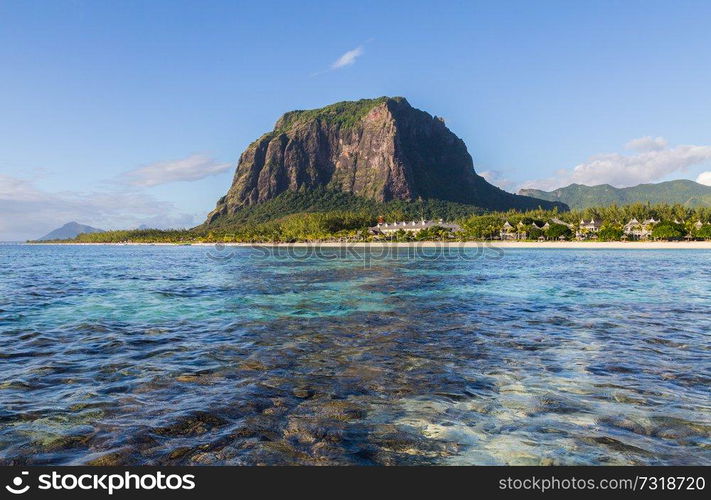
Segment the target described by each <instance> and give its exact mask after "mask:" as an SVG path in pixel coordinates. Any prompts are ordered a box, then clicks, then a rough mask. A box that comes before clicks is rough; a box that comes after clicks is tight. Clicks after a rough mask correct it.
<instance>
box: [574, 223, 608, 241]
mask: <svg viewBox="0 0 711 500" xmlns="http://www.w3.org/2000/svg"><path fill="white" fill-rule="evenodd" d="M601 226H602V223H601V222H600V221H598V220H595V219H590V220H589V221H588V222H586V221H585V220H581V221H580V225H578V230H577V231H575V238H576V239H578V240H587V239H595V238H597V233H599V232H600V227H601Z"/></svg>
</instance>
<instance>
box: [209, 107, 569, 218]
mask: <svg viewBox="0 0 711 500" xmlns="http://www.w3.org/2000/svg"><path fill="white" fill-rule="evenodd" d="M318 189H321V190H325V191H337V192H341V193H348V194H351V195H354V196H355V197H358V198H359V199H360V198H362V199H365V200H369V201H371V202H374V203H387V202H391V201H395V200H441V201H447V202H453V203H459V204H466V205H472V206H476V207H480V208H482V209H492V210H506V209H520V210H523V209H535V208H538V207H539V206H540V207H542V208H546V209H550V208H553V207H554V206H557V207H559V208H560V209H562V210H566V209H567V207H566V206H565V205H564V204H562V203H555V202H553V203H552V202H547V201H541V200H537V199H533V198H530V197H526V196H518V195H515V194H511V193H507V192H506V191H503V190H501V189H499V188H497V187H495V186H492V185H491V184H489V183H488V182H486V181H485V180H484V178H483V177H480V176H479V175H477V174H476V172H475V171H474V166H473V162H472V157H471V156H470V155H469V153H468V152H467V147H466V146H465V144H464V142H463V141H462V140H461V139H460V138H459V137H457V136H456V135H454V134H453V133H452V132H451V131H450V130H449V129H448V128H447V127H446V125H445V124H444V120H443V119H441V118H437V117H433V116H431V115H430V114H428V113H426V112H424V111H420V110H418V109H415V108H413V107H412V106H410V104H409V103H408V102H407V100H406V99H405V98H403V97H392V98H391V97H380V98H378V99H362V100H360V101H346V102H339V103H336V104H332V105H330V106H326V107H324V108H320V109H314V110H309V111H291V112H289V113H286V114H284V115H283V116H282V117H281V118H279V120H277V122H276V124H275V126H274V130H272V131H271V132H269V133H267V134H264V135H263V136H262V137H260V138H259V139H257V140H256V141H254V142H253V143H252V144H250V145H249V146H248V147H247V149H246V150H245V151H244V152H243V153H242V155H241V156H240V159H239V162H238V164H237V170H236V172H235V176H234V180H233V182H232V186H231V187H230V189H229V191H228V192H227V194H226V195H225V196H223V197H222V198H220V200H219V201H218V202H217V207H216V208H215V210H213V211H212V212H211V213H210V214H209V215H208V219H207V223H208V224H212V223H215V222H217V221H219V220H220V219H221V218H222V219H224V218H227V217H230V216H234V215H235V214H238V213H239V212H240V211H241V210H244V209H245V208H248V207H251V206H254V205H258V204H261V203H265V202H268V201H270V200H273V199H275V198H277V197H279V196H281V195H283V194H284V193H288V192H302V193H303V192H310V191H313V190H318ZM343 208H348V207H343Z"/></svg>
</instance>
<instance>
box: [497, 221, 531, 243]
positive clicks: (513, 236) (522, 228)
mask: <svg viewBox="0 0 711 500" xmlns="http://www.w3.org/2000/svg"><path fill="white" fill-rule="evenodd" d="M499 238H501V239H502V240H525V239H526V225H525V224H524V223H523V222H519V223H518V224H516V227H513V226H512V225H511V223H510V222H509V221H506V222H504V225H503V226H502V227H501V231H499Z"/></svg>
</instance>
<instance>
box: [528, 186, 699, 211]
mask: <svg viewBox="0 0 711 500" xmlns="http://www.w3.org/2000/svg"><path fill="white" fill-rule="evenodd" d="M518 194H520V195H523V196H530V197H533V198H540V199H542V200H548V201H559V202H561V203H565V204H566V205H568V206H569V207H570V208H571V209H583V208H591V207H606V206H610V205H630V204H632V203H651V204H659V203H667V204H676V203H678V204H680V205H683V206H685V207H690V208H695V207H711V186H704V185H703V184H699V183H698V182H694V181H690V180H685V179H680V180H676V181H667V182H660V183H658V184H640V185H638V186H633V187H626V188H616V187H614V186H610V185H609V184H600V185H598V186H585V185H582V184H571V185H569V186H567V187H562V188H558V189H556V190H555V191H541V190H538V189H521V190H519V192H518Z"/></svg>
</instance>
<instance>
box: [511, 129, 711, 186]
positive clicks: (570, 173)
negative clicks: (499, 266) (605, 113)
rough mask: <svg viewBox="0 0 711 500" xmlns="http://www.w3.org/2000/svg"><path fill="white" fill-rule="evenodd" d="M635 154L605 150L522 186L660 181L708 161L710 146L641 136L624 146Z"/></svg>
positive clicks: (628, 184) (631, 184)
mask: <svg viewBox="0 0 711 500" xmlns="http://www.w3.org/2000/svg"><path fill="white" fill-rule="evenodd" d="M626 147H627V149H632V150H635V151H637V154H632V155H625V154H621V153H606V154H601V155H597V156H594V157H592V158H590V159H589V160H588V161H586V162H585V163H581V164H579V165H576V166H575V167H573V168H572V169H561V170H558V171H557V172H556V175H555V176H553V177H549V178H546V179H538V180H533V181H528V182H526V183H524V184H523V186H522V187H523V188H536V189H544V190H551V189H556V188H559V187H562V186H567V185H568V184H571V183H577V184H586V185H588V186H594V185H598V184H611V185H613V186H616V187H627V186H635V185H637V184H642V183H647V182H654V181H658V180H661V179H662V178H664V177H665V176H667V175H670V174H673V173H675V172H683V171H686V170H687V169H688V168H689V167H692V166H695V165H702V164H704V163H705V162H708V161H711V146H695V145H682V146H676V147H673V148H667V141H666V140H665V139H664V138H662V137H657V138H652V137H641V138H639V139H633V140H632V141H630V142H628V143H627V145H626Z"/></svg>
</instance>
